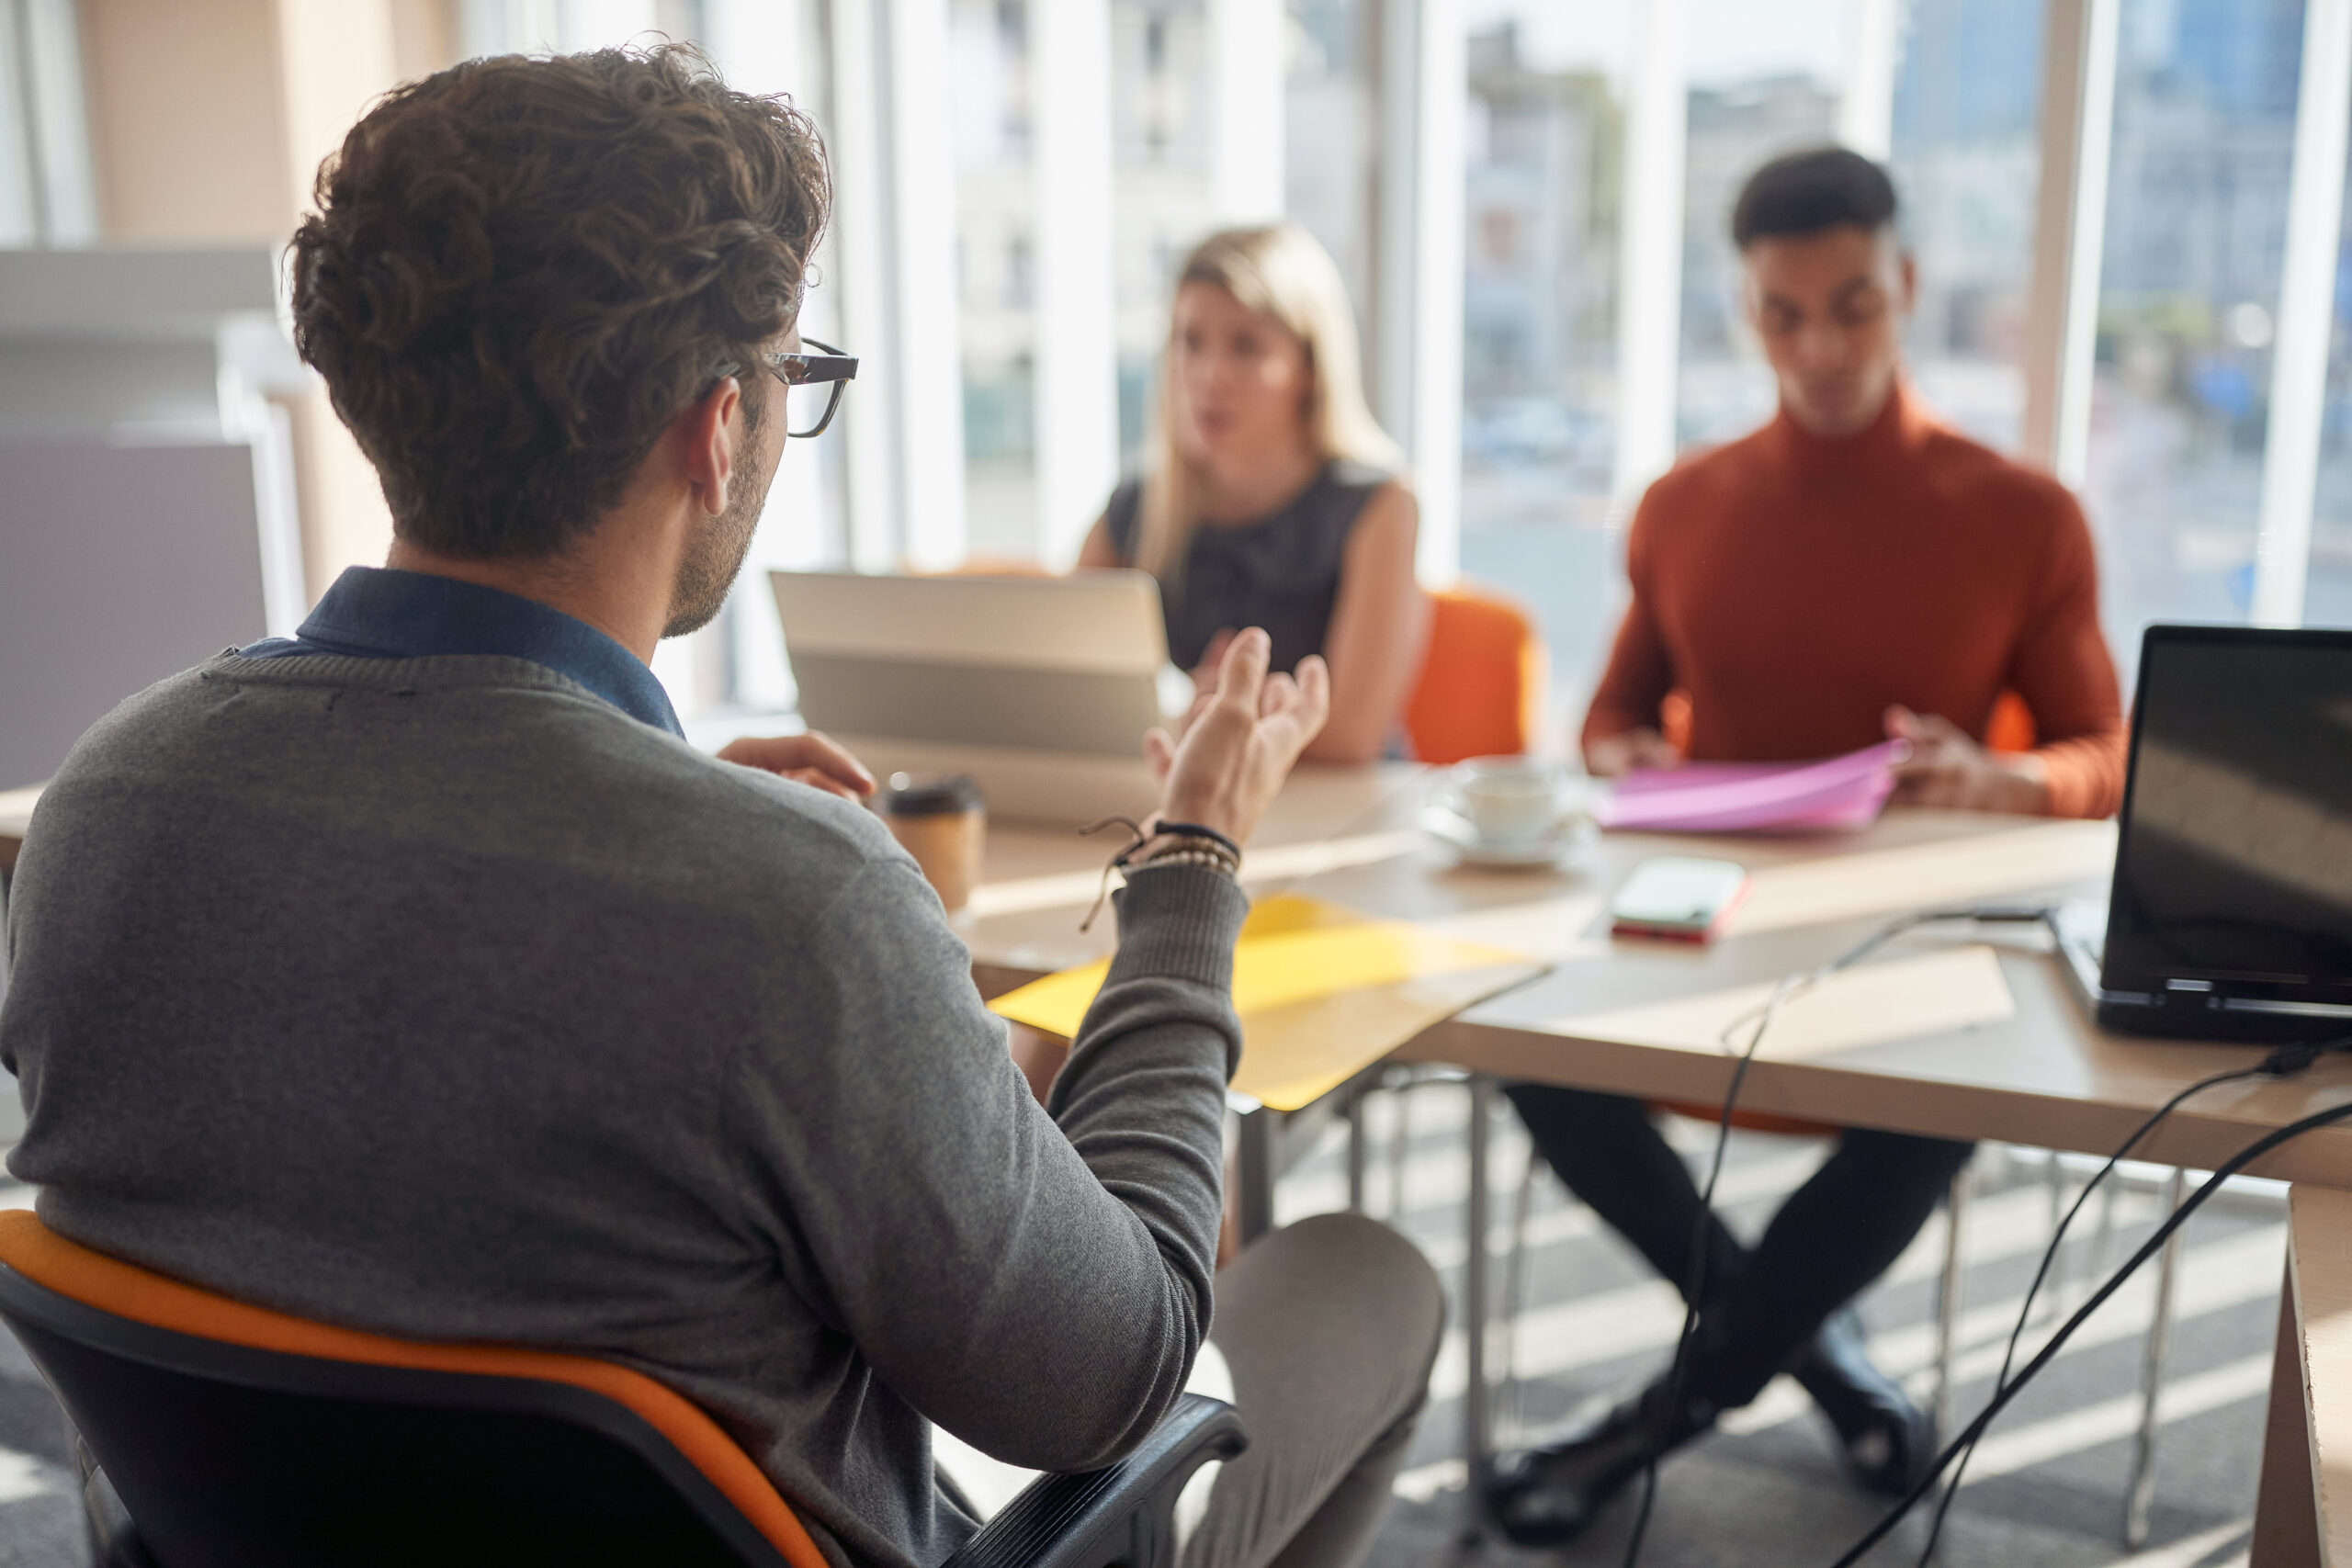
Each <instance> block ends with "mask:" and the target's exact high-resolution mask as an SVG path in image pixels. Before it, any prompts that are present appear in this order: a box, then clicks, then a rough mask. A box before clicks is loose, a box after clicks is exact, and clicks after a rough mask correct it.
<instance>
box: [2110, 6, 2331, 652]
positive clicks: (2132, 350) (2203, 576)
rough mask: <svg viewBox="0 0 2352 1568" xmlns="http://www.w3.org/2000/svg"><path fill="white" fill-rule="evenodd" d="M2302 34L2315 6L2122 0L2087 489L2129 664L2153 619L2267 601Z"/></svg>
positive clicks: (2191, 616)
mask: <svg viewBox="0 0 2352 1568" xmlns="http://www.w3.org/2000/svg"><path fill="white" fill-rule="evenodd" d="M2302 31H2303V7H2302V6H2301V3H2300V0H2123V9H2122V14H2121V18H2120V44H2119V51H2118V55H2119V58H2118V65H2117V73H2116V85H2115V132H2114V137H2115V140H2114V155H2113V159H2112V162H2111V164H2110V165H2109V176H2108V204H2107V234H2106V248H2105V254H2104V263H2103V266H2102V272H2101V284H2100V291H2099V306H2098V372H2097V380H2096V384H2095V385H2096V390H2095V393H2094V397H2093V403H2092V415H2091V439H2090V448H2089V469H2088V475H2087V483H2086V487H2085V490H2086V493H2085V496H2084V501H2085V503H2086V506H2087V508H2088V509H2089V512H2090V514H2091V521H2092V525H2093V526H2094V527H2095V528H2096V529H2097V531H2098V541H2099V558H2100V565H2101V568H2102V570H2103V573H2104V578H2105V598H2106V612H2107V625H2108V636H2109V640H2110V641H2111V642H2112V643H2113V644H2114V646H2115V651H2116V654H2117V656H2118V658H2119V659H2120V660H2121V661H2122V662H2123V663H2124V664H2125V665H2126V667H2127V671H2128V669H2129V667H2131V666H2132V665H2134V664H2135V663H2136V660H2137V654H2138V649H2139V634H2140V628H2141V627H2142V626H2144V625H2146V624H2147V623H2148V622H2149V621H2152V620H2215V621H2242V620H2245V618H2246V615H2247V611H2248V608H2249V605H2250V603H2251V599H2252V594H2253V587H2254V547H2255V536H2256V523H2257V517H2258V512H2259V507H2260V501H2261V491H2262V464H2263V443H2264V436H2265V431H2266V420H2267V413H2268V408H2267V403H2268V398H2269V389H2270V357H2271V356H2270V348H2271V340H2272V336H2273V323H2274V321H2276V319H2277V313H2278V286H2279V271H2280V266H2281V263H2282V260H2283V257H2284V250H2285V243H2286V231H2287V194H2288V180H2289V175H2290V170H2291V166H2292V162H2293V151H2294V134H2295V100H2296V93H2297V85H2298V81H2299V73H2300V71H2301V55H2302ZM2339 461H2340V459H2339ZM2325 488H2326V487H2325V486H2324V484H2323V494H2324V493H2325ZM2338 514H2339V515H2340V512H2339V513H2338Z"/></svg>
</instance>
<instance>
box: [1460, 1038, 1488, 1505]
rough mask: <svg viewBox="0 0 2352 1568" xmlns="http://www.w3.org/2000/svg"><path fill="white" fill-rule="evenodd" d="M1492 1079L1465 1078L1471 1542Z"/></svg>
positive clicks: (1482, 1381) (1483, 1407)
mask: <svg viewBox="0 0 2352 1568" xmlns="http://www.w3.org/2000/svg"><path fill="white" fill-rule="evenodd" d="M1494 1108H1495V1080H1494V1079H1493V1078H1490V1077H1487V1076H1486V1075H1485V1074H1484V1073H1476V1074H1473V1075H1472V1076H1471V1078H1470V1136H1469V1145H1470V1149H1469V1154H1470V1198H1469V1203H1468V1205H1467V1207H1468V1209H1469V1214H1468V1217H1467V1222H1466V1224H1467V1226H1468V1229H1469V1233H1470V1235H1469V1246H1468V1247H1466V1248H1464V1257H1463V1261H1462V1338H1463V1348H1464V1353H1465V1359H1466V1361H1467V1368H1466V1376H1465V1378H1464V1382H1463V1388H1462V1457H1463V1460H1464V1466H1465V1468H1466V1470H1467V1472H1468V1476H1469V1484H1468V1487H1467V1490H1466V1491H1465V1492H1464V1517H1463V1536H1464V1540H1476V1538H1477V1537H1478V1535H1479V1534H1480V1532H1481V1529H1482V1527H1483V1525H1484V1523H1485V1512H1484V1508H1485V1498H1486V1495H1487V1473H1488V1471H1489V1468H1490V1466H1491V1464H1492V1461H1493V1455H1492V1454H1491V1453H1490V1452H1489V1450H1488V1449H1487V1442H1488V1438H1489V1434H1490V1430H1491V1428H1490V1427H1489V1426H1488V1424H1487V1233H1488V1232H1489V1231H1490V1230H1491V1229H1492V1228H1493V1226H1492V1224H1491V1209H1492V1201H1491V1199H1492V1195H1491V1193H1490V1192H1489V1190H1488V1188H1487V1133H1488V1130H1489V1126H1490V1124H1491V1123H1492V1122H1493V1121H1494Z"/></svg>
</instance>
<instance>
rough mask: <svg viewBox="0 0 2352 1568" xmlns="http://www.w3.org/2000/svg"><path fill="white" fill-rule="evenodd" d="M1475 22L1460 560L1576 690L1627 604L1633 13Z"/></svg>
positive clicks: (1506, 6) (1480, 9)
mask: <svg viewBox="0 0 2352 1568" xmlns="http://www.w3.org/2000/svg"><path fill="white" fill-rule="evenodd" d="M1465 22H1466V26H1467V27H1468V29H1469V32H1468V38H1467V40H1466V42H1467V47H1466V50H1465V63H1466V67H1467V77H1468V80H1467V81H1466V83H1465V84H1464V86H1465V90H1466V92H1467V95H1468V96H1467V102H1466V104H1465V106H1464V108H1465V114H1464V164H1465V167H1464V182H1465V183H1464V203H1463V206H1464V223H1465V225H1466V232H1465V234H1464V259H1463V350H1462V363H1463V377H1462V379H1463V419H1462V469H1463V472H1462V567H1463V571H1464V575H1465V576H1467V577H1469V578H1470V579H1472V580H1473V581H1476V582H1478V583H1482V584H1486V585H1488V586H1491V587H1497V588H1500V589H1502V590H1503V591H1505V592H1509V593H1510V594H1512V595H1513V596H1515V597H1517V598H1519V599H1520V600H1521V602H1523V603H1524V604H1527V605H1528V606H1529V607H1531V608H1532V610H1533V611H1534V612H1535V614H1536V616H1537V619H1538V621H1539V622H1540V623H1541V625H1542V627H1543V631H1544V637H1545V640H1546V642H1547V644H1548V645H1549V648H1550V651H1551V654H1552V659H1553V667H1554V672H1555V683H1556V684H1557V685H1558V686H1560V687H1561V688H1562V689H1563V691H1564V692H1565V694H1566V695H1567V696H1568V697H1569V698H1570V699H1574V698H1576V697H1577V696H1578V695H1580V694H1581V692H1582V691H1583V689H1584V688H1585V687H1586V686H1587V685H1588V684H1589V682H1590V681H1591V680H1592V678H1593V677H1594V676H1595V675H1596V674H1597V673H1598V671H1599V662H1598V660H1599V658H1600V653H1601V651H1602V643H1603V640H1604V639H1605V637H1606V636H1607V629H1608V626H1609V623H1610V622H1611V619H1612V618H1613V615H1614V606H1615V604H1616V603H1617V599H1618V593H1617V588H1616V582H1617V576H1618V554H1619V549H1618V535H1617V534H1616V532H1615V530H1614V528H1613V526H1612V523H1613V518H1612V512H1613V508H1612V503H1611V493H1610V491H1611V476H1612V469H1613V465H1614V463H1615V460H1616V405H1617V268H1618V248H1619V240H1620V236H1619V222H1620V218H1621V215H1622V205H1623V200H1622V197H1623V167H1624V141H1625V108H1624V93H1625V70H1626V66H1627V62H1628V51H1629V50H1630V47H1631V42H1630V40H1631V36H1632V28H1633V6H1632V5H1631V4H1630V3H1629V0H1615V3H1609V4H1594V5H1588V6H1556V7H1555V6H1551V5H1548V4H1546V3H1545V0H1497V3H1492V4H1482V5H1473V6H1470V7H1469V8H1468V11H1467V13H1466V16H1465Z"/></svg>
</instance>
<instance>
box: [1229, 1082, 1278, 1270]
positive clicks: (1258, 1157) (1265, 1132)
mask: <svg viewBox="0 0 2352 1568" xmlns="http://www.w3.org/2000/svg"><path fill="white" fill-rule="evenodd" d="M1282 1128H1283V1122H1282V1112H1281V1111H1270V1110H1268V1109H1267V1108H1266V1107H1264V1106H1262V1105H1261V1106H1259V1107H1258V1108H1257V1109H1256V1110H1254V1111H1244V1112H1242V1114H1241V1126H1240V1133H1239V1139H1238V1142H1239V1145H1240V1146H1239V1148H1238V1150H1237V1154H1238V1160H1239V1165H1240V1171H1239V1176H1240V1179H1241V1183H1240V1190H1238V1191H1237V1192H1236V1193H1235V1194H1234V1197H1233V1207H1234V1213H1235V1215H1236V1217H1237V1218H1238V1221H1239V1222H1240V1231H1241V1235H1240V1241H1241V1245H1242V1246H1244V1247H1247V1246H1249V1245H1250V1243H1251V1242H1253V1241H1256V1240H1257V1239H1258V1238H1259V1237H1260V1236H1261V1235H1265V1234H1266V1233H1267V1232H1269V1231H1271V1230H1272V1229H1273V1228H1274V1178H1275V1177H1276V1176H1278V1175H1280V1174H1281V1164H1280V1158H1279V1156H1280V1154H1281V1149H1280V1147H1279V1145H1280V1144H1281V1140H1282Z"/></svg>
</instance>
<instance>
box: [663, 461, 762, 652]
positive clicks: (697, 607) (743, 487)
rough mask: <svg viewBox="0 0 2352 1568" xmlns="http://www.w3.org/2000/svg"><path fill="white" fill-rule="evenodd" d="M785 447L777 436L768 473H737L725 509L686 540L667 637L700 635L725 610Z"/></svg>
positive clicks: (746, 468) (747, 471)
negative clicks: (698, 633)
mask: <svg viewBox="0 0 2352 1568" xmlns="http://www.w3.org/2000/svg"><path fill="white" fill-rule="evenodd" d="M754 440H755V441H756V436H754ZM776 446H777V447H778V451H777V453H776V455H775V458H774V459H771V460H770V461H769V462H768V464H767V465H766V468H765V469H764V471H760V472H752V471H749V467H750V466H749V465H748V464H747V465H746V467H745V468H744V469H739V470H738V471H737V476H736V477H737V483H736V485H735V491H734V493H733V494H732V495H730V496H729V497H728V501H727V505H726V507H725V508H724V509H723V510H722V511H721V512H720V513H719V514H718V516H716V517H713V518H711V519H710V520H709V521H707V523H705V524H704V525H702V526H701V527H700V528H698V529H697V530H695V536H694V537H693V538H692V539H689V540H688V541H687V542H686V553H685V556H684V558H683V559H681V560H680V561H679V562H678V579H677V581H676V582H675V583H674V584H673V586H672V588H671V590H670V620H669V624H668V625H667V626H663V627H662V636H663V637H684V636H687V635H688V634H689V633H692V632H698V631H700V630H702V629H703V627H705V626H708V625H710V623H711V622H712V621H713V620H716V619H717V618H718V612H719V611H720V610H722V609H724V608H725V607H726V605H727V594H728V591H729V590H730V589H732V588H733V587H734V586H735V579H736V578H737V576H739V575H740V574H741V572H742V570H743V558H744V557H745V556H747V555H749V554H750V553H751V549H752V534H753V533H755V532H757V531H758V529H759V526H760V513H763V512H764V511H765V510H766V509H767V502H768V487H769V486H770V485H772V484H773V483H775V469H776V463H777V462H778V461H781V460H782V457H783V456H784V454H783V452H782V450H781V448H782V447H783V446H784V443H783V441H782V440H781V439H780V438H779V439H778V440H777V442H776ZM746 456H747V457H751V458H752V460H753V461H756V460H757V457H758V456H759V454H758V453H757V452H756V450H754V451H753V452H750V453H747V454H746Z"/></svg>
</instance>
